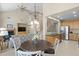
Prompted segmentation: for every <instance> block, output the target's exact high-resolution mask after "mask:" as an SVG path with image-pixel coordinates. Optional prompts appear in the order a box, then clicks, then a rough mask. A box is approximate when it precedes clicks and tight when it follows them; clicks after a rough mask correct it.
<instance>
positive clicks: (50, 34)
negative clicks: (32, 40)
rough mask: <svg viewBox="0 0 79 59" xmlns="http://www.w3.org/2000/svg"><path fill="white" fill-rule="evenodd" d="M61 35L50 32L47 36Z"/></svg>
mask: <svg viewBox="0 0 79 59" xmlns="http://www.w3.org/2000/svg"><path fill="white" fill-rule="evenodd" d="M59 34H60V33H56V32H48V33H47V34H46V36H52V35H59Z"/></svg>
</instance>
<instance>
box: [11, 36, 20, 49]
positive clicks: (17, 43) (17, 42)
mask: <svg viewBox="0 0 79 59" xmlns="http://www.w3.org/2000/svg"><path fill="white" fill-rule="evenodd" d="M10 40H11V41H12V43H13V46H14V48H15V50H17V49H18V48H19V47H20V45H21V42H20V38H19V37H11V38H10Z"/></svg>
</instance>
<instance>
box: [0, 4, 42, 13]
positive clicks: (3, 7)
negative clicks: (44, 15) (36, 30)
mask: <svg viewBox="0 0 79 59" xmlns="http://www.w3.org/2000/svg"><path fill="white" fill-rule="evenodd" d="M18 5H19V6H20V5H21V3H0V11H11V10H16V9H18ZM23 5H24V7H25V8H26V9H27V10H30V11H35V9H34V3H23ZM36 10H37V11H38V12H42V4H40V3H38V4H36Z"/></svg>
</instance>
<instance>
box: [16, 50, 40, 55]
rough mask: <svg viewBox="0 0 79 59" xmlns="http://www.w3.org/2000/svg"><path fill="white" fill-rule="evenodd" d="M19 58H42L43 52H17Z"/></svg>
mask: <svg viewBox="0 0 79 59" xmlns="http://www.w3.org/2000/svg"><path fill="white" fill-rule="evenodd" d="M16 55H17V56H41V51H21V50H18V51H16Z"/></svg>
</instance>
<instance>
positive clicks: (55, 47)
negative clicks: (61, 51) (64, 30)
mask: <svg viewBox="0 0 79 59" xmlns="http://www.w3.org/2000/svg"><path fill="white" fill-rule="evenodd" d="M58 46H59V39H57V38H56V39H55V42H54V46H53V48H54V49H55V51H56V50H57V48H58Z"/></svg>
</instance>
